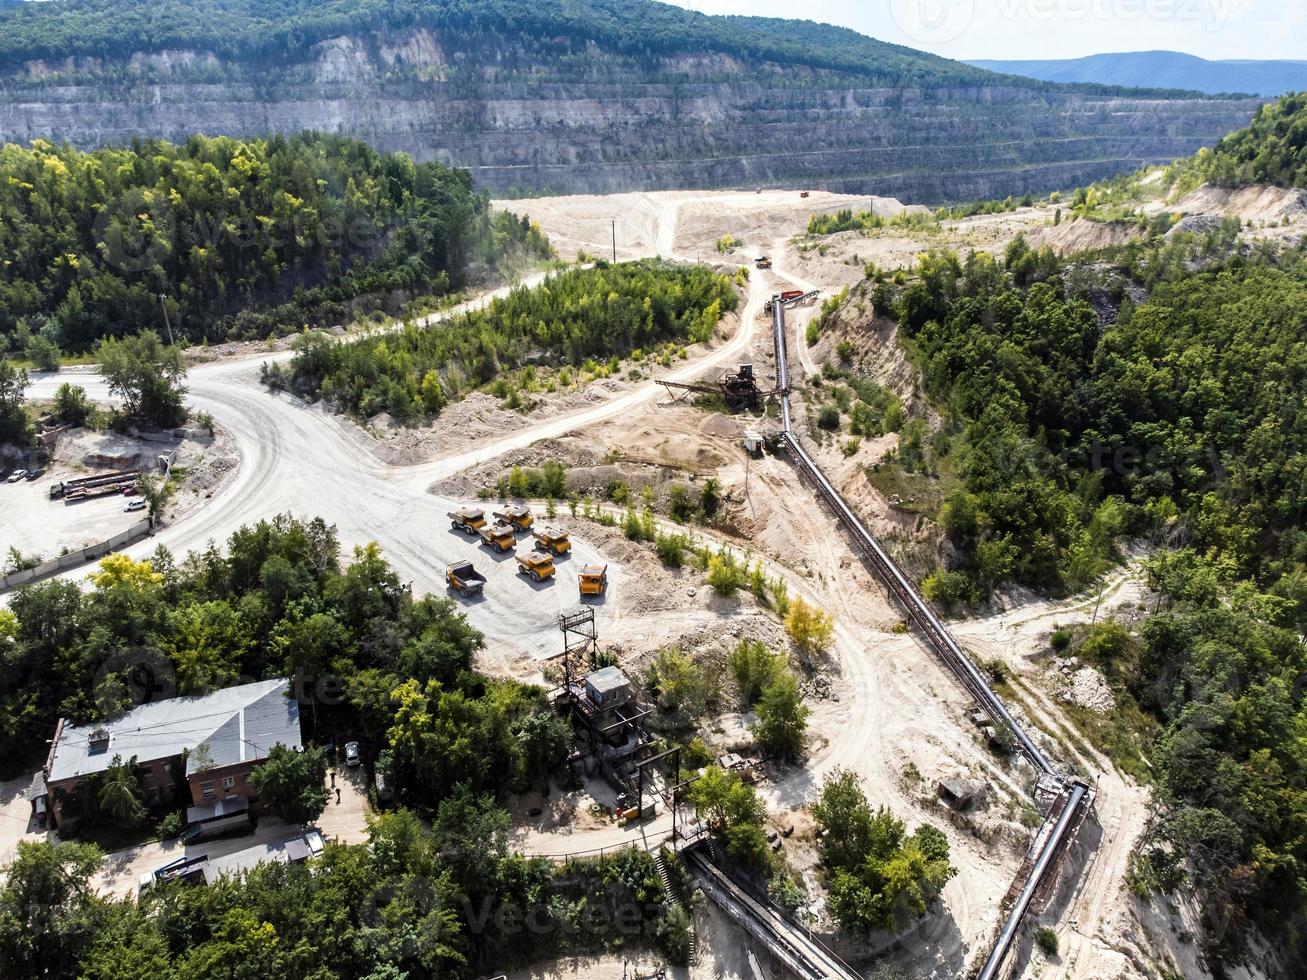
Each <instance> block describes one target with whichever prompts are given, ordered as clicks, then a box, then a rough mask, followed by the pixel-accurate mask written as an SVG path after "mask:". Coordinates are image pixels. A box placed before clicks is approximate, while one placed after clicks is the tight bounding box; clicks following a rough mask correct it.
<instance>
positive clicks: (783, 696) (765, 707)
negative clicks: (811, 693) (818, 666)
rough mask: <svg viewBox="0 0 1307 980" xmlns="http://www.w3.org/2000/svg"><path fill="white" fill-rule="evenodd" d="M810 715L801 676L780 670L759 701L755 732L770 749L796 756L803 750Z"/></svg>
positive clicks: (780, 753)
mask: <svg viewBox="0 0 1307 980" xmlns="http://www.w3.org/2000/svg"><path fill="white" fill-rule="evenodd" d="M808 714H809V712H808V708H807V706H806V705H805V704H804V703H803V698H802V695H801V694H800V693H799V681H798V678H796V677H795V676H794V675H793V674H792V673H790V671H788V670H784V669H782V670H779V671H778V672H777V674H776V676H775V677H773V678H772V680H771V682H770V683H769V684H768V685H767V687H766V688H765V689H764V690H763V692H762V697H761V699H760V700H759V701H758V724H757V726H756V727H755V728H754V734H755V735H756V736H757V738H758V741H759V742H760V743H761V744H762V746H763V748H765V749H766V750H767V751H768V752H771V753H772V754H773V755H777V756H780V757H781V758H783V759H790V758H793V757H795V756H797V755H798V754H799V752H801V751H802V749H803V739H804V735H805V734H806V732H807V730H808Z"/></svg>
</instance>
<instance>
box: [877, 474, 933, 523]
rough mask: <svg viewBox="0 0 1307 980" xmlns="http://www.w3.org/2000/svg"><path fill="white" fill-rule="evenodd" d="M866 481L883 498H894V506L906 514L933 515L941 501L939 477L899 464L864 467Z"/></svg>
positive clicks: (891, 499)
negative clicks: (916, 471)
mask: <svg viewBox="0 0 1307 980" xmlns="http://www.w3.org/2000/svg"><path fill="white" fill-rule="evenodd" d="M867 482H868V483H870V484H871V485H872V486H873V487H875V488H876V491H877V492H878V493H879V494H880V495H881V496H883V497H884V498H885V499H886V500H890V501H893V500H894V499H895V498H896V497H897V498H898V500H897V502H896V503H895V505H894V506H895V508H896V509H898V510H902V511H905V512H907V513H909V514H924V515H926V516H927V517H931V518H933V517H935V516H936V515H937V514H938V513H939V509H940V507H941V506H942V505H943V503H944V484H943V481H942V480H940V479H939V477H936V476H930V475H928V474H926V473H909V472H908V471H907V470H905V469H904V468H903V467H902V466H901V465H900V464H898V463H879V464H877V465H875V466H869V467H867Z"/></svg>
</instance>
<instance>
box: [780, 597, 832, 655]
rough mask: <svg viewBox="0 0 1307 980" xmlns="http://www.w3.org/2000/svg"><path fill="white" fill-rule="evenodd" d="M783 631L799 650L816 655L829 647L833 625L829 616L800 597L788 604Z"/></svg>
mask: <svg viewBox="0 0 1307 980" xmlns="http://www.w3.org/2000/svg"><path fill="white" fill-rule="evenodd" d="M785 631H786V632H787V633H789V635H790V639H791V640H793V641H794V645H795V646H797V647H798V648H799V649H800V650H802V651H803V652H805V653H818V652H820V651H822V650H825V649H826V648H827V647H828V646H830V642H831V639H832V637H833V636H834V635H835V624H834V622H833V621H832V620H831V618H830V616H828V615H826V614H825V613H824V612H822V611H821V610H820V609H818V608H817V607H816V606H811V605H809V604H808V603H806V602H804V601H803V598H802V597H800V598H796V599H795V600H794V601H793V602H792V603H790V607H789V614H788V615H787V616H786V617H785Z"/></svg>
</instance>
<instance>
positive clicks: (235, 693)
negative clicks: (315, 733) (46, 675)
mask: <svg viewBox="0 0 1307 980" xmlns="http://www.w3.org/2000/svg"><path fill="white" fill-rule="evenodd" d="M289 692H290V681H288V680H285V679H274V680H270V681H259V682H257V683H255V684H242V685H241V686H239V687H229V688H227V689H226V690H223V691H215V692H214V693H213V694H205V695H199V696H194V697H185V698H170V699H169V700H167V701H156V702H153V703H147V704H142V705H138V706H137V707H135V708H133V709H132V710H131V711H129V712H127V713H126V714H125V715H122V716H121V717H119V718H117V719H115V720H113V721H110V722H105V723H92V724H87V725H68V724H65V725H64V726H63V730H62V731H61V732H60V733H59V739H58V741H57V742H56V743H55V746H54V749H53V751H52V752H51V754H50V762H49V771H48V772H47V773H46V777H45V778H46V782H47V783H51V782H59V781H60V780H64V779H70V778H73V777H77V776H85V775H88V774H90V773H94V772H103V771H104V770H105V769H108V768H109V765H110V764H111V763H112V762H113V759H114V756H121V757H122V761H123V762H126V761H127V760H129V759H131V758H132V757H135V758H136V760H137V762H140V763H146V762H154V761H156V760H159V759H169V758H172V757H174V756H178V755H181V754H182V752H185V751H191V752H193V751H194V750H195V749H196V748H197V747H198V746H200V745H204V746H205V747H206V748H207V749H208V752H209V757H210V758H211V759H212V760H213V766H214V768H222V767H224V766H230V765H234V764H236V763H238V762H248V761H254V760H258V759H265V758H267V756H268V751H269V750H270V749H271V748H272V747H273V746H274V745H277V744H278V743H280V744H282V745H285V746H288V747H290V748H299V747H300V746H301V744H302V742H301V736H300V709H299V703H298V702H297V701H296V700H295V699H294V698H291V697H288V694H289ZM99 729H104V730H106V731H108V733H109V744H108V746H107V747H103V748H100V747H98V746H97V747H96V748H94V749H93V748H92V747H91V735H92V733H93V732H95V731H97V730H99ZM191 771H192V769H191V766H190V764H189V761H188V764H187V774H188V775H189V774H190V773H191Z"/></svg>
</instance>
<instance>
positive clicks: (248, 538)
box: [0, 517, 686, 980]
mask: <svg viewBox="0 0 1307 980" xmlns="http://www.w3.org/2000/svg"><path fill="white" fill-rule="evenodd" d="M9 606H10V608H9V609H0V647H3V648H4V649H5V651H6V653H5V657H4V658H3V662H2V663H0V692H3V694H0V750H2V752H3V756H2V757H3V759H4V760H5V763H4V764H5V766H6V767H7V768H10V769H18V768H19V767H21V766H26V765H31V764H36V763H39V761H40V758H39V757H43V752H44V746H45V740H46V739H48V738H49V737H51V736H52V735H53V733H54V729H55V723H56V720H57V718H59V717H66V718H70V719H75V720H78V721H87V720H98V719H106V720H107V719H110V718H113V717H115V716H116V715H117V714H118V713H120V711H121V710H122V709H123V708H125V707H127V706H130V705H132V704H134V703H136V702H137V701H139V700H140V699H142V698H143V697H150V696H153V697H158V696H161V695H172V694H173V693H176V694H182V695H185V694H193V693H200V692H205V691H209V690H213V689H217V688H221V687H224V686H228V685H231V684H232V683H235V682H236V681H237V679H246V680H248V679H250V678H281V677H294V678H296V680H297V682H296V684H295V685H294V687H293V690H294V691H295V692H296V695H297V696H300V697H302V698H313V697H315V696H317V695H319V694H321V692H322V691H323V690H324V688H323V687H321V686H320V685H319V683H318V682H319V681H320V680H323V679H329V681H330V683H329V684H328V685H327V686H328V687H329V688H330V689H331V690H333V691H344V692H345V698H344V700H343V702H342V700H341V699H340V698H339V697H336V696H323V697H322V698H321V703H318V702H316V701H312V702H310V701H306V702H305V703H304V704H303V705H302V715H301V716H302V718H303V720H304V724H305V727H306V736H308V737H316V733H315V732H314V731H313V726H314V724H315V723H316V721H317V719H318V718H319V717H321V718H322V719H323V721H324V722H326V721H327V719H331V721H330V724H331V725H332V726H334V728H335V730H347V731H351V732H355V733H357V734H358V736H359V737H360V738H361V739H363V740H365V742H366V744H368V745H369V746H371V747H373V748H380V749H382V750H383V751H381V753H380V757H379V758H378V761H377V765H378V767H379V768H380V769H381V770H382V771H384V772H385V773H386V775H387V777H388V778H389V780H390V781H391V783H392V785H393V786H394V787H395V790H396V793H397V796H398V799H399V800H400V801H401V802H402V803H403V804H404V805H405V806H406V807H408V808H410V809H409V810H402V811H400V812H398V813H393V814H389V815H383V816H380V817H378V818H377V819H376V820H375V821H374V822H371V823H370V825H369V826H370V831H369V833H370V843H369V844H368V845H366V846H356V847H344V846H339V845H335V844H328V849H327V852H326V854H325V856H324V857H323V859H322V860H321V861H320V862H314V867H313V869H312V870H311V871H310V870H309V869H308V868H306V867H304V866H300V867H293V868H292V867H288V866H286V865H284V864H277V863H275V862H270V863H267V864H264V865H262V866H260V867H259V868H258V869H256V870H254V871H253V872H251V873H250V875H249V876H248V877H247V878H246V879H245V880H243V881H242V880H241V879H238V878H234V877H233V878H226V879H224V880H223V881H222V882H220V883H218V884H215V885H213V886H211V887H204V888H187V887H186V886H185V885H180V883H179V885H180V887H177V886H165V887H163V888H161V889H159V890H157V891H154V892H147V893H146V894H144V895H143V896H142V899H141V901H140V902H139V903H137V902H132V901H127V902H119V901H114V900H110V899H106V898H103V897H100V896H98V895H95V894H94V893H93V892H92V890H91V889H90V887H89V879H90V877H91V875H92V873H93V871H94V869H95V868H96V867H97V865H98V864H99V860H100V856H99V853H98V850H97V848H96V847H95V846H94V845H90V844H55V843H53V842H42V843H39V844H33V843H30V842H24V843H22V844H20V845H19V851H18V856H17V859H16V860H15V862H14V863H13V864H12V865H10V866H8V867H7V868H6V874H5V882H4V884H3V885H2V886H0V976H5V977H20V976H35V975H38V974H42V973H43V974H44V975H48V976H51V977H84V978H87V980H91V978H97V980H109V978H114V977H117V978H125V977H139V978H145V977H149V978H151V980H163V978H176V980H190V978H194V977H220V976H225V977H236V976H242V977H259V978H269V977H283V978H303V980H310V978H312V980H327V978H333V977H339V978H342V980H344V978H351V977H374V978H381V977H388V978H397V977H401V976H404V975H408V976H422V977H463V976H475V975H485V974H487V973H490V972H493V971H494V970H502V969H504V968H506V967H507V968H511V967H512V966H514V965H521V964H525V963H527V962H530V961H535V960H538V959H540V958H541V957H547V956H551V955H561V954H563V953H568V952H583V951H587V950H599V949H611V948H614V947H617V946H621V945H623V944H625V943H628V942H629V943H633V944H637V945H640V946H644V947H652V948H658V949H661V950H663V951H664V952H665V953H666V954H667V955H668V956H670V957H671V958H673V959H676V958H677V956H678V955H679V956H683V955H684V950H685V940H686V933H685V927H684V923H683V922H682V923H680V924H679V925H678V924H676V923H674V922H671V921H669V919H668V916H667V912H666V910H665V907H664V905H663V902H662V894H661V888H660V885H659V882H658V878H657V874H656V872H655V871H654V866H653V861H652V858H651V857H650V856H648V855H646V854H644V853H643V852H637V851H630V852H626V853H624V854H622V855H619V856H617V857H613V858H608V859H604V860H595V861H593V862H580V863H577V862H572V863H569V864H568V865H567V868H566V874H562V873H561V869H560V871H559V872H556V871H555V870H554V867H553V865H552V864H551V863H550V862H549V861H547V860H545V859H534V860H532V859H526V858H523V857H520V856H518V855H514V854H512V853H510V851H509V848H508V842H507V831H508V821H509V818H508V814H507V812H505V811H504V810H503V809H501V808H500V805H499V804H500V802H502V800H503V799H504V798H505V797H506V796H507V794H508V792H509V791H511V790H524V789H527V788H532V787H538V786H540V785H543V784H545V783H547V782H548V780H549V778H550V777H551V776H555V775H558V776H560V777H561V776H562V774H563V769H562V767H563V766H564V764H565V761H566V758H567V753H568V747H569V745H570V743H571V732H570V727H569V724H568V722H567V721H566V720H565V719H563V718H561V717H559V716H558V715H557V714H556V713H555V712H554V711H553V709H552V707H551V706H550V705H549V704H548V703H547V700H546V698H545V697H544V692H543V691H542V690H540V689H538V688H534V687H530V686H527V685H523V684H519V683H517V682H515V681H511V680H502V679H491V678H488V677H485V676H482V675H480V674H478V673H476V672H475V671H474V670H473V663H472V658H473V656H474V654H475V653H476V652H477V651H478V650H479V649H480V648H481V645H482V638H481V636H480V634H478V633H477V632H476V631H475V630H473V629H472V628H471V627H470V626H469V625H468V624H467V622H466V620H465V619H464V617H463V615H462V614H461V613H459V612H458V611H457V610H456V608H455V606H454V605H453V603H451V602H450V601H448V600H446V599H438V598H433V597H425V598H422V599H414V598H413V596H412V595H411V594H410V593H409V591H408V589H407V588H406V587H405V586H404V585H403V584H402V583H401V582H400V581H399V578H398V577H397V576H396V574H395V572H394V571H393V570H392V569H391V568H390V566H389V565H388V564H387V563H386V561H385V558H384V557H383V556H382V555H381V554H380V552H379V551H378V550H377V548H376V546H375V545H371V546H368V547H364V548H359V549H356V550H355V552H354V554H353V555H352V556H351V558H350V559H349V561H348V562H345V561H342V560H341V556H340V554H339V546H338V543H337V539H336V534H335V530H334V528H331V527H328V526H326V525H325V524H323V523H322V522H321V521H317V520H314V521H300V520H297V519H292V518H289V517H278V518H276V519H274V520H273V521H270V522H261V523H260V524H258V525H255V526H252V527H244V528H241V529H240V530H239V531H237V532H236V533H235V534H234V535H233V536H232V537H231V539H230V540H229V541H228V542H226V546H225V547H224V548H222V550H221V552H219V550H218V549H216V548H211V549H209V550H208V551H206V552H205V553H203V554H192V555H187V556H185V557H174V556H173V555H171V554H169V553H168V552H167V551H165V550H163V549H159V550H157V551H156V552H155V553H154V554H153V555H152V556H151V558H150V560H149V561H141V562H138V561H133V560H132V559H130V558H127V557H125V556H122V555H113V556H110V557H109V558H106V559H105V560H104V561H103V562H102V563H101V565H100V567H99V569H98V570H97V571H96V572H95V573H94V574H93V575H92V577H91V582H90V586H89V588H87V589H86V590H85V591H84V590H83V589H82V588H81V587H80V586H79V585H78V584H76V583H73V582H65V581H49V582H44V583H41V584H39V585H33V586H29V587H27V588H24V589H21V590H19V591H17V592H15V593H13V595H12V597H11V598H10V602H9ZM142 684H148V685H149V687H148V688H142V686H141V685H142ZM315 692H316V693H315ZM321 751H322V750H321V749H317V748H313V749H310V750H308V751H307V752H306V753H304V754H303V756H301V758H309V759H312V758H313V757H314V756H316V758H317V760H318V764H319V766H320V767H321V771H319V772H317V773H315V774H314V775H313V777H312V778H311V779H308V780H307V781H306V782H305V783H304V785H303V787H302V789H303V795H304V796H305V797H306V798H307V799H306V802H305V803H304V804H302V805H305V806H307V807H308V809H309V813H308V820H307V821H304V818H303V816H301V817H299V818H298V819H295V820H293V821H291V822H294V823H299V822H310V823H311V822H312V821H313V820H314V819H316V816H317V815H318V814H319V813H321V811H322V808H323V807H324V806H325V805H326V798H327V793H326V790H325V789H324V788H323V780H324V779H325V768H326V767H325V763H323V761H322V757H321ZM274 752H275V750H274ZM133 761H134V760H130V759H122V760H121V761H120V762H116V763H115V764H113V765H111V766H110V768H109V770H107V771H106V772H105V773H103V774H97V776H96V777H88V778H86V779H83V780H82V781H81V782H80V783H79V784H78V786H77V788H76V789H75V790H74V791H73V793H72V796H71V798H70V799H69V800H68V801H67V807H68V810H69V811H71V812H78V813H82V814H83V815H87V816H91V817H92V819H90V820H87V821H85V825H86V826H87V827H88V828H89V829H90V830H91V832H92V833H95V834H100V835H108V836H110V837H112V836H113V834H114V833H129V832H136V833H138V834H139V833H140V832H141V830H142V829H143V825H144V824H145V823H146V821H147V820H148V819H150V815H148V814H147V810H146V807H145V805H144V802H143V801H144V798H145V795H144V792H143V790H142V789H141V786H140V784H139V780H140V776H139V774H138V773H137V772H136V768H135V766H134V765H133V764H132V763H133ZM274 764H275V763H274V761H273V760H272V759H271V758H270V760H269V761H268V762H267V763H265V764H264V767H263V768H262V769H261V770H260V772H262V771H264V769H267V768H268V767H271V766H274ZM23 771H30V770H26V769H24V770H23ZM108 782H112V783H113V786H114V790H115V794H114V795H113V796H112V798H113V799H114V800H115V801H116V802H115V803H114V804H113V805H112V806H110V805H108V804H107V803H106V802H105V801H108V800H110V799H111V794H110V793H109V792H107V791H106V784H107V783H108ZM265 795H266V794H265ZM266 802H267V803H268V805H269V807H273V806H274V804H275V798H274V799H268V800H266ZM414 813H418V814H422V815H423V816H427V817H430V818H431V827H430V831H431V832H430V833H428V832H425V831H424V830H423V827H422V825H421V824H420V823H419V822H418V819H417V817H416V816H415V815H414ZM175 816H176V817H177V818H178V819H176V820H169V819H168V818H165V819H164V820H163V821H162V823H161V824H160V828H161V829H162V828H167V827H168V826H169V824H170V823H171V824H172V826H173V831H172V832H173V833H175V832H176V830H177V829H179V828H180V827H182V826H183V825H184V821H182V820H180V819H179V818H180V814H176V815H175ZM165 834H166V831H165ZM38 899H39V900H38ZM587 906H589V907H590V910H591V911H593V910H595V909H598V910H601V911H603V912H604V914H605V915H607V916H610V917H609V918H605V919H602V920H598V924H597V920H595V919H594V918H586V919H585V921H581V916H580V911H581V910H582V909H585V908H587ZM528 909H529V910H532V911H533V912H534V913H535V914H536V915H538V916H539V922H540V926H541V928H540V929H539V930H522V929H518V928H516V927H515V926H516V924H517V923H520V922H521V915H522V914H523V913H524V912H525V911H526V910H528ZM618 910H620V912H621V920H620V921H621V922H622V923H623V928H622V929H616V930H615V929H613V928H611V924H612V923H613V922H615V921H618V920H617V918H616V916H617V915H618ZM483 916H484V918H483ZM678 950H679V953H678ZM38 963H39V964H40V968H39V969H35V968H34V967H33V964H38Z"/></svg>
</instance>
